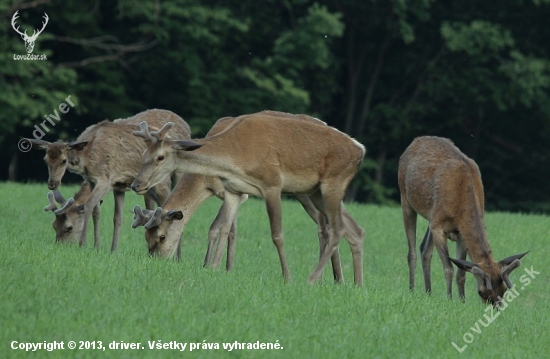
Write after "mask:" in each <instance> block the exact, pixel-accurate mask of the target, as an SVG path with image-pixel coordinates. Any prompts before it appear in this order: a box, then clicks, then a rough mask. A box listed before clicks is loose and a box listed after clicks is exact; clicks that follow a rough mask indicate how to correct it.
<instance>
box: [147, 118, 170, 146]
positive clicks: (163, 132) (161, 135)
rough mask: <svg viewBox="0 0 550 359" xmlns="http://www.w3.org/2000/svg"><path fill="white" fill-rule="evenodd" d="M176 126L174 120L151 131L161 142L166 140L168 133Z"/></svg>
mask: <svg viewBox="0 0 550 359" xmlns="http://www.w3.org/2000/svg"><path fill="white" fill-rule="evenodd" d="M172 126H174V124H173V123H172V122H168V123H166V124H165V125H164V126H162V128H161V129H160V130H158V131H156V132H151V136H153V137H155V138H156V139H157V140H158V141H159V142H160V141H163V140H164V136H166V133H167V132H168V131H169V130H170V129H171V128H172Z"/></svg>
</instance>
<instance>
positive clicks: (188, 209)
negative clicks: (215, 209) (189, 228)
mask: <svg viewBox="0 0 550 359" xmlns="http://www.w3.org/2000/svg"><path fill="white" fill-rule="evenodd" d="M212 196H216V197H218V198H220V199H222V200H223V204H222V207H221V208H220V211H219V213H218V215H217V216H216V219H215V220H214V222H213V223H212V225H211V226H210V230H209V232H208V249H207V251H206V257H205V259H204V266H205V267H206V266H210V265H211V266H214V267H217V266H219V264H220V262H221V257H222V254H223V253H222V251H223V248H224V247H225V246H226V245H227V260H226V269H227V270H228V271H229V270H231V269H232V267H233V263H234V257H235V250H234V248H235V247H234V243H235V242H234V239H235V235H236V220H237V219H236V213H237V209H238V207H239V206H240V204H241V203H242V202H244V201H245V200H246V199H247V197H248V196H247V195H240V194H234V193H231V192H228V191H224V187H223V184H222V182H221V180H220V179H219V178H218V177H214V176H204V175H199V174H195V173H185V174H183V176H182V177H181V179H180V181H179V182H178V184H177V185H176V187H175V188H174V190H173V191H172V193H170V196H169V197H168V198H167V199H166V202H164V204H163V205H162V207H159V208H157V209H156V210H155V211H151V210H147V209H144V210H142V209H141V208H140V207H139V206H135V207H134V223H133V224H132V228H137V227H138V226H144V227H145V229H146V231H145V239H146V240H147V244H148V247H149V253H150V254H151V255H157V256H159V257H170V256H172V255H173V254H174V252H177V258H178V259H180V258H181V250H180V248H181V235H182V232H183V230H184V228H185V226H186V224H187V222H188V221H189V220H190V219H191V217H192V216H193V213H194V212H195V211H196V210H197V208H198V207H199V206H200V205H201V204H202V203H203V202H204V201H205V200H206V199H208V198H210V197H212ZM183 213H185V216H184V215H183ZM175 220H176V222H174V221H175ZM216 242H219V243H218V245H217V251H216V256H215V258H212V257H213V253H214V248H215V246H216Z"/></svg>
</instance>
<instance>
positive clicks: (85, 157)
mask: <svg viewBox="0 0 550 359" xmlns="http://www.w3.org/2000/svg"><path fill="white" fill-rule="evenodd" d="M142 121H148V122H149V123H151V124H152V126H154V127H155V128H157V129H158V128H161V127H162V126H163V125H164V124H166V123H169V122H170V123H175V126H174V129H175V131H174V135H175V136H177V138H179V137H182V138H190V130H189V126H188V125H187V123H186V122H185V121H184V120H183V119H182V118H181V117H179V116H178V115H176V114H175V113H173V112H170V111H166V110H147V111H144V112H141V113H139V114H137V115H135V116H133V117H129V118H126V119H119V120H115V121H114V122H109V121H102V122H100V123H98V124H96V125H93V126H90V127H88V128H87V129H86V130H85V131H84V132H83V133H82V134H81V135H80V136H79V137H78V139H77V141H76V142H72V143H67V142H63V141H57V142H54V143H50V142H47V141H43V140H35V139H29V141H30V142H31V143H32V145H33V148H38V149H44V150H46V156H45V157H44V161H45V162H46V164H47V165H48V172H49V178H48V187H49V188H50V189H51V190H55V189H57V188H58V187H59V184H60V182H61V178H62V177H63V175H64V174H65V170H66V169H69V171H71V172H74V173H77V174H80V175H81V176H82V177H84V179H85V180H86V181H88V182H90V183H91V184H93V190H92V193H91V195H90V198H89V199H88V201H87V202H86V203H85V205H84V224H83V226H82V232H81V233H80V240H79V243H80V245H81V246H84V245H85V244H86V228H87V222H88V219H89V218H90V215H91V213H92V211H93V209H94V207H95V206H98V204H99V202H100V200H101V199H102V198H103V197H104V196H105V195H106V194H107V193H108V192H109V191H111V190H112V191H113V194H114V198H115V214H114V218H113V222H114V233H113V242H112V246H111V251H115V250H116V248H117V246H118V238H119V236H120V227H121V224H122V208H123V205H124V193H125V191H128V190H129V189H130V184H131V183H132V181H133V180H134V177H135V176H136V174H137V173H138V171H139V167H140V165H141V154H142V152H143V151H144V150H145V148H146V146H145V143H143V141H141V140H139V139H137V138H136V137H135V136H133V135H132V132H134V131H136V130H137V129H139V125H138V124H139V123H140V122H142ZM172 175H173V177H174V178H173V179H174V180H176V177H177V176H176V175H175V174H172ZM152 190H153V192H152V193H151V192H148V193H147V196H146V206H147V207H148V208H152V207H153V203H152V201H151V200H155V201H156V202H157V203H158V204H159V205H160V204H162V203H163V202H164V200H165V199H166V198H167V197H168V194H169V192H170V176H167V178H166V180H164V181H161V182H159V183H158V184H157V185H156V186H155V188H152ZM142 194H145V192H144V193H142ZM97 210H99V209H97ZM95 238H96V242H95V247H96V248H99V235H97V236H96V237H95Z"/></svg>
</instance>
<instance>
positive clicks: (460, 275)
mask: <svg viewBox="0 0 550 359" xmlns="http://www.w3.org/2000/svg"><path fill="white" fill-rule="evenodd" d="M466 254H467V252H466V246H465V245H464V243H462V239H461V238H459V239H458V240H457V241H456V257H457V258H458V259H462V260H463V261H465V260H466ZM465 284H466V272H465V271H463V270H462V269H460V268H457V270H456V285H457V286H458V297H459V298H460V300H461V301H464V299H465V298H466V296H465V294H464V285H465Z"/></svg>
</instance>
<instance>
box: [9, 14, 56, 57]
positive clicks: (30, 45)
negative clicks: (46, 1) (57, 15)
mask: <svg viewBox="0 0 550 359" xmlns="http://www.w3.org/2000/svg"><path fill="white" fill-rule="evenodd" d="M18 12H19V10H17V11H16V12H15V14H13V17H12V18H11V26H12V27H13V29H14V30H15V32H17V33H18V34H19V35H21V37H22V38H23V41H25V48H26V49H27V53H28V54H32V50H34V42H35V41H36V38H37V37H38V35H40V34H41V33H42V31H44V28H45V27H46V25H47V24H48V20H49V18H48V14H46V13H44V20H45V22H43V23H42V29H40V30H39V31H38V32H36V30H33V33H32V36H28V35H27V30H25V32H21V31H19V26H17V28H16V27H15V20H17V18H18V17H19V15H18V14H17V13H18Z"/></svg>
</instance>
